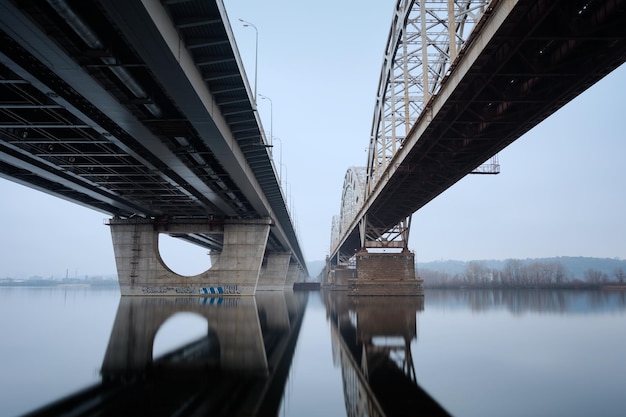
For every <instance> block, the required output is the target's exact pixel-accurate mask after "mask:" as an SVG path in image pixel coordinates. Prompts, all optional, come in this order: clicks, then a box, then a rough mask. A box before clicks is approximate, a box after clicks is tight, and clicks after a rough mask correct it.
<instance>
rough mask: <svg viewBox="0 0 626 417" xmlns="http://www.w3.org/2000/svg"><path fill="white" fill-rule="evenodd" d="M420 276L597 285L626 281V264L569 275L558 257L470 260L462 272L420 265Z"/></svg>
mask: <svg viewBox="0 0 626 417" xmlns="http://www.w3.org/2000/svg"><path fill="white" fill-rule="evenodd" d="M418 276H419V277H420V278H422V279H423V280H424V286H427V287H475V288H537V287H549V288H594V287H599V286H601V285H607V284H620V285H624V283H626V272H625V271H624V268H622V267H618V268H615V270H614V271H613V274H611V275H609V274H607V273H606V272H603V271H600V270H597V269H593V268H589V269H587V270H585V271H584V274H583V277H576V278H572V277H568V274H567V270H566V268H565V267H564V266H563V264H562V263H561V262H559V261H557V260H553V261H533V262H524V261H523V260H520V259H508V260H506V261H505V263H504V267H503V268H502V269H497V268H489V267H488V266H487V264H486V263H485V262H482V261H471V262H468V263H467V266H466V267H465V270H464V271H463V272H460V273H454V274H451V273H447V272H442V271H436V270H432V269H424V268H420V269H419V270H418Z"/></svg>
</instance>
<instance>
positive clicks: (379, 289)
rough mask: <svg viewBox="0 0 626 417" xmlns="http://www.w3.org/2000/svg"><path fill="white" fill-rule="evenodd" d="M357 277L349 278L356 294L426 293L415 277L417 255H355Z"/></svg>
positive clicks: (365, 252) (352, 289)
mask: <svg viewBox="0 0 626 417" xmlns="http://www.w3.org/2000/svg"><path fill="white" fill-rule="evenodd" d="M355 257H356V278H355V279H348V290H349V291H350V293H351V294H353V295H423V294H424V289H423V287H422V280H420V279H417V278H416V276H415V255H414V254H413V253H412V252H410V251H408V250H404V251H402V252H400V253H370V252H367V251H366V250H362V251H360V252H358V253H357V254H356V255H355Z"/></svg>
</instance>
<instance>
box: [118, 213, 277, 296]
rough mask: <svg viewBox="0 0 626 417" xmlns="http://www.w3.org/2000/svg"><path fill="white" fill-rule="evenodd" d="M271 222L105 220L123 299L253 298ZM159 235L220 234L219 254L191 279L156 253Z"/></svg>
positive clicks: (249, 220)
mask: <svg viewBox="0 0 626 417" xmlns="http://www.w3.org/2000/svg"><path fill="white" fill-rule="evenodd" d="M270 223H271V222H270V220H269V219H259V220H251V219H248V220H228V221H225V222H213V221H212V220H209V219H189V220H182V219H171V220H154V219H143V218H133V219H117V218H113V219H111V220H110V221H109V226H110V227H111V236H112V238H113V249H114V252H115V262H116V264H117V273H118V279H119V284H120V291H121V293H122V295H178V296H180V295H206V296H223V295H254V293H255V290H256V286H257V283H258V280H259V275H260V271H261V264H262V262H263V256H264V253H265V247H266V244H267V238H268V236H269V231H270ZM159 233H168V234H182V233H206V234H221V235H223V242H224V246H223V250H222V251H221V252H220V253H219V255H217V254H216V253H212V254H211V261H212V266H211V268H210V269H209V270H207V271H205V272H203V273H201V274H198V275H195V276H189V277H185V276H181V275H178V274H176V273H175V272H173V271H172V270H170V269H169V268H168V267H167V266H166V265H165V263H164V262H163V259H162V258H161V256H160V254H159Z"/></svg>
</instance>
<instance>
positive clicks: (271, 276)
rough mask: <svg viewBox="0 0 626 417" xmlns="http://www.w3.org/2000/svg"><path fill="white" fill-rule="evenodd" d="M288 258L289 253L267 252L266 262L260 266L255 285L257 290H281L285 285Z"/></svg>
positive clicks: (289, 257)
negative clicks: (257, 280) (259, 273)
mask: <svg viewBox="0 0 626 417" xmlns="http://www.w3.org/2000/svg"><path fill="white" fill-rule="evenodd" d="M290 259H291V254H290V253H271V254H268V255H267V256H266V263H265V265H264V266H263V267H262V268H261V275H260V276H259V282H258V284H257V286H256V289H257V291H282V290H283V289H284V287H285V281H286V279H287V272H288V270H289V260H290Z"/></svg>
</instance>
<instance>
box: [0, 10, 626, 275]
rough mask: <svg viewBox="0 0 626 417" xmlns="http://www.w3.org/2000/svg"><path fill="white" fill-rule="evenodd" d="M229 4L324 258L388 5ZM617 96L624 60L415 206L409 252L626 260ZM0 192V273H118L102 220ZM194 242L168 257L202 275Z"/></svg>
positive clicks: (10, 189) (624, 146)
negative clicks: (491, 172) (490, 172)
mask: <svg viewBox="0 0 626 417" xmlns="http://www.w3.org/2000/svg"><path fill="white" fill-rule="evenodd" d="M225 2H226V8H227V11H228V14H229V18H230V22H231V26H232V28H233V31H234V33H235V37H236V42H237V46H238V48H239V50H240V53H241V56H242V59H243V61H244V64H245V70H246V72H247V75H248V78H249V80H250V85H251V87H252V88H254V67H255V46H254V45H255V42H254V41H255V33H254V29H252V28H251V27H243V25H242V24H241V22H239V21H238V19H240V18H241V19H244V20H246V21H249V22H251V23H253V24H254V25H255V26H256V27H257V29H258V32H259V49H258V87H257V91H258V94H261V95H264V96H266V97H269V99H271V105H270V101H269V100H263V99H260V98H259V105H258V108H259V111H260V114H261V117H262V119H263V124H264V128H265V129H266V131H268V134H269V129H270V126H271V127H272V128H273V132H272V133H273V136H275V137H278V138H280V140H276V141H275V143H274V145H275V146H274V148H273V152H274V155H275V158H276V163H277V164H279V163H280V162H282V164H283V167H282V172H283V177H284V179H285V180H286V182H287V183H288V186H287V190H288V195H289V199H290V204H291V205H292V207H293V209H294V212H295V218H296V223H297V230H298V232H299V238H300V244H301V246H302V248H303V251H304V255H305V257H306V258H307V260H309V261H312V260H323V259H324V258H325V256H326V255H327V254H328V251H329V243H330V227H331V219H332V216H333V215H335V214H338V213H339V207H340V199H341V190H342V186H343V178H344V175H345V172H346V170H347V168H348V167H350V166H364V165H365V163H366V157H367V153H366V149H367V147H368V144H369V133H370V128H371V121H372V117H373V112H374V103H375V95H376V88H377V83H378V77H379V71H380V68H381V64H382V56H383V50H384V46H385V42H386V40H387V33H388V30H389V26H390V22H391V15H392V10H393V7H394V5H395V0H385V1H382V0H381V1H376V2H369V3H368V5H367V7H364V6H363V2H362V1H356V0H341V1H328V0H319V1H317V2H314V3H311V2H293V1H286V0H264V1H262V2H261V1H258V0H225ZM625 93H626V67H624V66H622V67H620V68H619V69H618V70H616V71H614V72H613V73H612V74H610V75H609V76H607V77H606V78H605V79H604V80H602V81H600V82H599V83H598V84H597V85H595V86H594V87H592V88H591V89H589V90H588V91H586V92H585V93H583V94H582V95H581V96H579V97H578V98H577V99H575V100H574V101H572V102H571V103H569V104H568V105H567V106H565V107H564V108H563V109H561V110H560V111H559V112H557V113H556V114H554V115H553V116H551V117H550V118H549V119H548V120H546V121H544V122H543V123H541V124H540V125H539V126H537V127H536V128H534V129H533V130H532V131H531V132H529V133H528V134H526V135H525V136H523V137H521V138H520V139H518V140H517V141H516V142H515V143H513V144H512V145H511V146H509V147H508V148H507V149H505V150H504V151H503V152H501V153H500V155H499V157H500V164H501V173H500V174H499V175H496V176H468V177H466V178H464V179H462V180H461V181H460V182H458V183H457V184H456V185H454V186H453V187H452V188H450V189H449V190H448V191H446V192H445V193H444V194H442V195H441V196H439V197H438V198H436V199H435V200H434V201H432V202H431V203H429V204H428V205H427V206H426V207H424V208H423V209H421V210H420V211H418V212H417V213H416V214H414V215H413V223H412V230H411V238H410V241H409V246H410V249H412V250H413V251H414V252H415V254H416V258H417V260H418V261H420V262H424V261H431V260H439V259H458V260H472V259H506V258H529V257H531V258H532V257H551V256H595V257H611V258H613V257H617V258H622V259H623V258H626V214H625V213H626V171H625V166H626V164H625V161H624V159H625V158H626V140H625V138H624V127H623V122H624V119H625V116H626V113H625V111H624V109H625V108H626V103H625V98H624V95H625ZM281 144H282V145H284V148H283V149H282V155H281ZM281 160H282V161H281ZM0 194H1V195H2V203H1V204H0V218H1V219H2V223H1V224H2V233H1V234H0V249H1V252H0V253H1V256H0V259H1V260H2V262H1V264H0V278H3V277H10V276H15V277H23V276H31V275H40V276H45V277H49V276H56V277H62V276H65V275H66V274H67V275H68V276H70V277H73V276H84V275H86V274H87V275H97V274H114V273H115V262H114V257H113V248H112V243H111V237H110V232H109V229H108V227H107V226H105V225H104V224H103V223H104V220H105V219H107V215H106V214H103V213H99V212H95V211H93V210H89V209H86V208H83V207H80V206H78V205H75V204H73V203H68V202H65V201H63V200H60V199H58V198H55V197H50V196H48V195H46V194H44V193H41V192H38V191H34V190H31V189H28V188H26V187H24V186H21V185H17V184H15V183H12V182H10V181H7V180H4V179H0ZM182 247H183V248H185V246H182ZM191 249H192V250H187V251H183V250H182V249H181V246H179V245H173V244H170V245H168V246H167V248H166V250H165V251H164V256H165V257H166V260H168V261H169V262H170V264H171V265H172V266H174V267H175V269H177V270H178V272H181V273H194V272H200V271H199V269H202V268H203V267H204V266H205V265H208V256H206V250H203V249H198V248H193V247H192V248H191ZM183 252H186V253H185V255H183ZM175 260H178V261H179V263H178V264H179V265H182V264H183V263H184V264H185V265H186V266H188V267H189V268H190V269H184V268H182V267H178V266H175V265H174V263H175ZM181 268H182V269H181Z"/></svg>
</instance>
